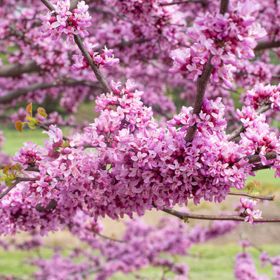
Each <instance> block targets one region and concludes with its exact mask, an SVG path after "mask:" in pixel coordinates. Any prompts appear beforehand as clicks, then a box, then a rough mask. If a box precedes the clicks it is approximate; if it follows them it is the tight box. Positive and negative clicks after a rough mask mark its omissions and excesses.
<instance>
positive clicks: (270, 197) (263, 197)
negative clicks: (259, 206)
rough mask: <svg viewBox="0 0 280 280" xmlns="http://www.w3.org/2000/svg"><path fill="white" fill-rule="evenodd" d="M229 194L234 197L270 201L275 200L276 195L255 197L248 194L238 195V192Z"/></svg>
mask: <svg viewBox="0 0 280 280" xmlns="http://www.w3.org/2000/svg"><path fill="white" fill-rule="evenodd" d="M228 194H229V195H233V196H246V197H250V198H254V199H260V200H269V201H272V200H274V198H275V197H274V195H269V196H263V195H253V194H248V193H237V192H229V193H228Z"/></svg>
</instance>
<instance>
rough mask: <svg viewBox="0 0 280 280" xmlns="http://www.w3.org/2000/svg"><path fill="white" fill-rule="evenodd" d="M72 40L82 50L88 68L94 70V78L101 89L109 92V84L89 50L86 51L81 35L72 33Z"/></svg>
mask: <svg viewBox="0 0 280 280" xmlns="http://www.w3.org/2000/svg"><path fill="white" fill-rule="evenodd" d="M74 40H75V43H76V44H77V46H78V48H79V49H80V51H81V52H82V54H83V56H84V57H85V58H86V60H87V62H88V64H89V65H90V68H91V69H92V71H93V72H94V74H95V77H96V79H97V80H98V81H99V82H100V84H101V85H102V87H103V89H104V90H105V91H106V92H111V88H110V86H109V84H108V83H107V81H106V79H105V77H104V76H103V74H102V73H101V71H100V69H99V68H98V66H97V65H96V64H95V63H94V62H93V60H92V58H91V56H90V54H89V52H88V51H87V49H86V48H85V46H84V44H83V41H82V39H81V37H80V36H79V35H74Z"/></svg>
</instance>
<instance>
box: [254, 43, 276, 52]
mask: <svg viewBox="0 0 280 280" xmlns="http://www.w3.org/2000/svg"><path fill="white" fill-rule="evenodd" d="M279 47H280V41H266V42H260V43H258V45H257V46H256V47H255V51H263V50H267V49H273V48H279Z"/></svg>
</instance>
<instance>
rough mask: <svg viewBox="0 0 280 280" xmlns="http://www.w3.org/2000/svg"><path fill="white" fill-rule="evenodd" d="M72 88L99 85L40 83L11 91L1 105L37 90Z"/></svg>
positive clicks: (2, 99) (66, 81) (80, 82)
mask: <svg viewBox="0 0 280 280" xmlns="http://www.w3.org/2000/svg"><path fill="white" fill-rule="evenodd" d="M61 86H63V87H72V86H87V87H92V88H98V85H97V84H95V83H92V82H90V81H86V80H72V79H69V80H65V81H63V82H53V83H38V84H34V85H31V86H29V87H25V88H19V89H16V90H14V91H11V92H9V93H7V94H6V95H4V96H0V104H7V103H9V102H11V101H12V100H14V99H16V98H19V97H20V96H22V95H25V94H27V93H29V92H33V91H36V90H43V89H49V88H54V87H61Z"/></svg>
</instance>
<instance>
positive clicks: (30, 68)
mask: <svg viewBox="0 0 280 280" xmlns="http://www.w3.org/2000/svg"><path fill="white" fill-rule="evenodd" d="M39 70H40V67H39V66H38V65H37V64H36V63H35V62H29V63H27V64H24V65H20V64H13V65H4V66H2V67H1V68H0V77H5V78H8V77H11V78H14V77H18V76H20V75H22V74H24V73H32V72H38V71H39Z"/></svg>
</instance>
